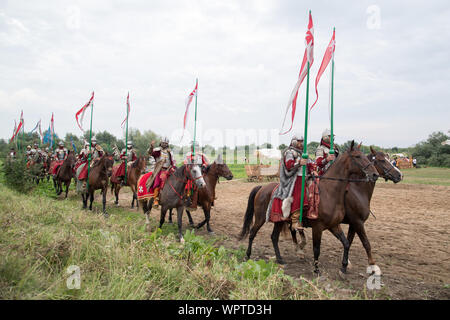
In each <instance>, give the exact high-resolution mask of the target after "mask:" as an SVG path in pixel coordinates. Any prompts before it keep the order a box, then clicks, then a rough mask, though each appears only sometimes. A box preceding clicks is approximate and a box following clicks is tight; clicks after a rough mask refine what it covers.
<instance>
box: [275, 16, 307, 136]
mask: <svg viewBox="0 0 450 320" xmlns="http://www.w3.org/2000/svg"><path fill="white" fill-rule="evenodd" d="M305 44H306V48H305V53H304V55H303V60H302V65H301V67H300V73H299V76H298V80H297V83H296V84H295V86H294V89H293V90H292V93H291V96H290V97H289V102H288V105H287V107H286V112H285V114H284V119H283V124H282V126H281V128H283V127H284V124H285V122H286V117H287V114H288V112H289V109H292V111H291V126H290V128H289V130H287V131H286V132H283V133H281V132H280V134H286V133H288V132H289V131H291V129H292V126H293V124H294V118H295V110H296V107H297V97H298V90H299V89H300V85H301V84H302V82H303V79H305V77H306V75H307V73H308V68H307V64H306V63H307V62H309V67H310V68H311V66H312V64H313V62H314V26H313V21H312V16H311V12H309V22H308V30H307V31H306V36H305Z"/></svg>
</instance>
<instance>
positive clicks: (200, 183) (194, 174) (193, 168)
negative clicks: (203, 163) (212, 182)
mask: <svg viewBox="0 0 450 320" xmlns="http://www.w3.org/2000/svg"><path fill="white" fill-rule="evenodd" d="M185 166H186V169H187V170H188V172H189V179H191V180H192V181H194V182H195V184H196V186H197V187H198V188H200V189H201V188H203V187H205V186H206V182H205V179H203V174H202V170H201V169H200V166H199V165H198V164H185Z"/></svg>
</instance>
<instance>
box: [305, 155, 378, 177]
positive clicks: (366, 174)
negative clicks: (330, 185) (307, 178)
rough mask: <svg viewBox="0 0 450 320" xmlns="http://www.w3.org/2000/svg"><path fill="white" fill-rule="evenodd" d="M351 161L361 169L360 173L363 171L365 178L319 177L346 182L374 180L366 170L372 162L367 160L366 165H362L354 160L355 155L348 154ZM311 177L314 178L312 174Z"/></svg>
mask: <svg viewBox="0 0 450 320" xmlns="http://www.w3.org/2000/svg"><path fill="white" fill-rule="evenodd" d="M349 157H350V159H351V160H352V162H354V163H355V164H356V166H357V167H358V168H359V169H361V171H362V173H364V175H365V178H364V179H353V178H334V177H324V176H320V177H319V178H320V179H326V180H335V181H346V182H370V181H371V182H374V181H373V179H372V178H371V177H370V176H369V173H368V172H367V168H368V167H369V166H370V165H372V162H371V161H369V160H368V161H369V163H368V164H367V165H366V166H362V165H361V164H359V163H358V161H356V160H355V157H354V156H352V155H349ZM312 177H313V179H316V177H315V176H314V175H313V176H312Z"/></svg>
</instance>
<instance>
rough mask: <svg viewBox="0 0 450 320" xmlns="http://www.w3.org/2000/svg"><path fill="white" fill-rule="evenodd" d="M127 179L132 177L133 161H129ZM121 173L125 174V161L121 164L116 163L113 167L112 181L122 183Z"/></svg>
mask: <svg viewBox="0 0 450 320" xmlns="http://www.w3.org/2000/svg"><path fill="white" fill-rule="evenodd" d="M127 167H128V168H127V180H128V179H129V178H130V172H131V170H130V167H131V163H128V166H127ZM119 174H121V175H125V163H120V164H116V165H115V166H114V167H113V168H112V173H111V179H110V180H111V182H112V183H120V181H119V179H118V177H119Z"/></svg>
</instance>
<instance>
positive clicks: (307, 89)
mask: <svg viewBox="0 0 450 320" xmlns="http://www.w3.org/2000/svg"><path fill="white" fill-rule="evenodd" d="M306 67H307V68H308V69H307V70H308V73H307V76H306V106H305V137H304V139H303V153H302V158H303V159H308V151H307V146H308V100H309V61H308V64H307V66H306ZM305 180H306V165H304V166H303V175H302V193H301V198H300V218H299V220H300V223H302V217H303V203H304V201H305Z"/></svg>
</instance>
